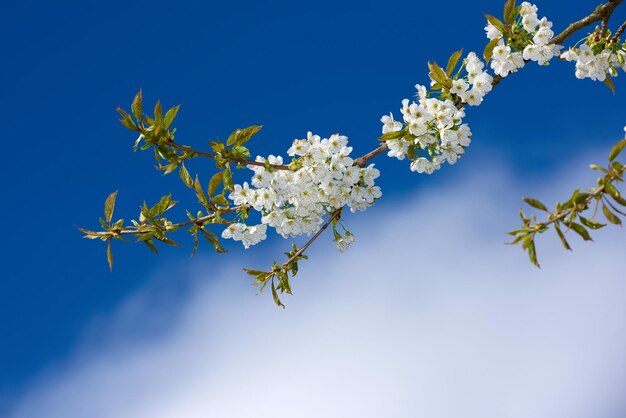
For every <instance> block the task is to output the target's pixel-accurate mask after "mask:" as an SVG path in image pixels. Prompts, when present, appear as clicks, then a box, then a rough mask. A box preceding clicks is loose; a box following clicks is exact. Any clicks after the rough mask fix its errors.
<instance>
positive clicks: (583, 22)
mask: <svg viewBox="0 0 626 418" xmlns="http://www.w3.org/2000/svg"><path fill="white" fill-rule="evenodd" d="M622 1H623V0H609V1H608V2H606V3H604V4H602V5H600V6H598V7H596V9H595V10H594V11H593V12H592V13H591V14H590V15H589V16H587V17H584V18H582V19H580V20H579V21H577V22H574V23H572V24H570V25H569V26H568V27H567V28H566V29H565V30H564V31H563V32H561V33H560V34H558V35H557V36H555V37H554V38H552V40H551V41H550V43H551V44H560V43H562V42H563V41H564V40H566V39H567V38H569V37H570V36H571V35H572V34H574V33H575V32H577V31H578V30H580V29H582V28H584V27H586V26H589V25H591V24H592V23H594V22H597V21H600V20H603V19H608V18H609V17H610V16H611V14H612V13H613V11H614V10H615V8H616V7H617V6H619V4H620V3H621V2H622ZM625 26H626V22H624V24H623V25H622V26H620V28H619V29H618V32H620V31H621V32H620V34H621V33H622V32H624V29H626V28H625ZM616 35H617V33H616ZM618 37H619V36H618ZM500 81H502V77H500V76H498V75H496V76H494V77H493V81H492V83H491V85H492V87H495V86H497V85H498V84H499V83H500ZM456 107H457V109H461V108H463V107H465V103H459V104H457V106H456ZM388 149H389V147H388V146H387V144H386V143H385V142H383V143H382V144H380V145H379V146H378V147H376V148H375V149H373V150H372V151H370V152H368V153H366V154H364V155H362V156H360V157H359V158H357V159H355V160H354V165H356V166H359V167H364V166H365V164H367V163H368V161H370V160H371V159H373V158H375V157H377V156H378V155H380V154H382V153H383V152H385V151H387V150H388Z"/></svg>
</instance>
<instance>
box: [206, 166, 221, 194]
mask: <svg viewBox="0 0 626 418" xmlns="http://www.w3.org/2000/svg"><path fill="white" fill-rule="evenodd" d="M222 179H223V174H222V172H221V171H218V172H217V173H215V174H214V175H213V177H211V180H209V189H208V190H207V192H208V193H209V196H213V195H214V194H215V191H216V190H217V188H218V187H219V185H220V184H221V183H222Z"/></svg>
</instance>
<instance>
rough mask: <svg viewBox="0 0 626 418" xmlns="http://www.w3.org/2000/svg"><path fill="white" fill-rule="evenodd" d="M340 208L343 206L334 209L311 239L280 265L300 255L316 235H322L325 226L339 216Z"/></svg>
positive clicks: (286, 264) (284, 265) (284, 264)
mask: <svg viewBox="0 0 626 418" xmlns="http://www.w3.org/2000/svg"><path fill="white" fill-rule="evenodd" d="M342 210H343V208H339V209H335V211H334V212H333V213H332V214H331V215H330V218H328V219H327V220H326V222H324V225H322V226H321V227H320V229H318V230H317V232H316V233H315V235H313V236H312V237H311V239H310V240H308V241H307V243H306V244H304V245H303V246H302V248H300V249H299V250H298V251H296V253H295V254H294V255H292V256H291V257H290V258H289V260H287V261H285V262H284V263H283V265H282V266H281V267H287V266H288V265H289V264H290V263H291V262H292V261H293V260H295V259H297V258H298V257H300V256H301V255H302V254H303V253H304V252H305V251H306V249H307V248H309V247H310V246H311V244H313V242H314V241H315V240H316V239H317V237H319V236H320V235H322V232H324V231H325V230H326V228H328V225H330V224H331V223H332V222H333V221H334V220H335V219H338V218H339V217H340V216H341V211H342Z"/></svg>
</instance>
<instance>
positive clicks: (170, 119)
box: [165, 105, 180, 129]
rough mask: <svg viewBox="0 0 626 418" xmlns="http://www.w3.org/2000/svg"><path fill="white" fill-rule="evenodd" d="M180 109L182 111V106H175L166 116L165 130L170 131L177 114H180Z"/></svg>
mask: <svg viewBox="0 0 626 418" xmlns="http://www.w3.org/2000/svg"><path fill="white" fill-rule="evenodd" d="M178 109H180V105H178V106H174V107H173V108H171V109H170V110H168V111H167V113H166V114H165V129H169V127H170V126H171V125H172V122H174V119H175V118H176V114H177V113H178Z"/></svg>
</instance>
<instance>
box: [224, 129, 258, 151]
mask: <svg viewBox="0 0 626 418" xmlns="http://www.w3.org/2000/svg"><path fill="white" fill-rule="evenodd" d="M261 128H262V126H259V125H252V126H248V127H247V128H243V129H237V130H236V131H235V132H233V133H232V134H230V136H229V137H228V139H227V140H226V145H228V146H231V145H235V146H240V145H243V144H245V143H246V142H248V141H249V140H250V138H252V137H253V136H254V135H256V133H257V132H259V131H260V130H261Z"/></svg>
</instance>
